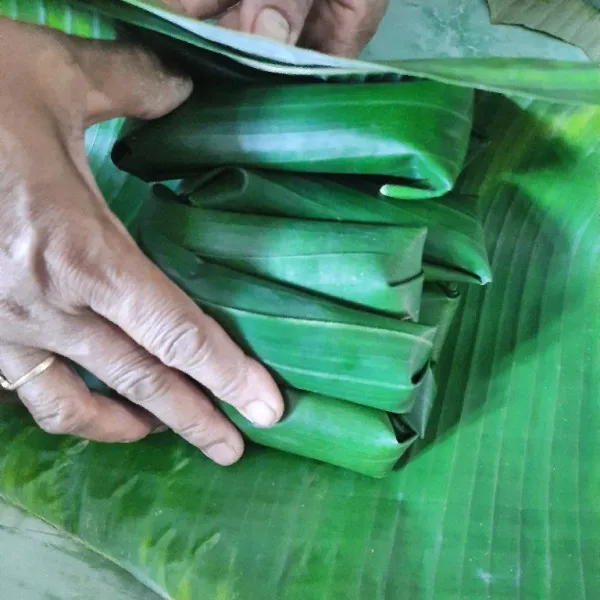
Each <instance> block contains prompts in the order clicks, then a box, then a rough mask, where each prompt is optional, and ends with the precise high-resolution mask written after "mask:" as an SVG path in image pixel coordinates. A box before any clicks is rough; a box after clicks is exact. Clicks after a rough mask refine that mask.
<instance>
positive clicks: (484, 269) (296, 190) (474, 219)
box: [174, 168, 491, 284]
mask: <svg viewBox="0 0 600 600" xmlns="http://www.w3.org/2000/svg"><path fill="white" fill-rule="evenodd" d="M174 187H175V189H176V190H177V191H179V192H182V193H183V194H184V195H185V196H186V197H187V198H188V201H189V203H190V204H192V205H194V206H201V207H205V208H211V209H217V210H223V211H229V212H237V213H252V214H264V215H275V216H283V217H294V218H299V219H311V220H312V219H316V220H324V221H347V222H353V223H381V224H387V225H402V226H405V227H427V238H426V239H425V247H424V250H423V252H424V258H425V262H426V264H425V271H426V273H427V275H428V278H429V279H432V278H435V279H443V280H450V281H456V280H457V279H458V278H459V277H460V276H461V275H463V276H464V280H465V281H469V282H473V283H482V284H485V283H488V282H489V281H490V280H491V270H490V265H489V262H488V259H487V252H486V249H485V245H484V240H483V231H482V228H481V223H480V219H479V216H478V214H477V212H478V211H477V209H476V206H475V201H476V199H475V197H473V196H468V195H460V194H450V195H447V196H444V198H443V200H441V201H436V200H431V201H429V200H424V201H420V202H412V201H406V202H401V201H397V200H390V199H389V198H386V197H385V196H381V195H380V194H378V191H377V186H376V185H372V184H368V185H365V184H364V183H362V184H361V183H360V182H358V181H357V180H356V179H345V180H341V181H340V180H337V179H331V178H325V177H314V176H312V177H306V176H302V175H298V174H289V173H282V172H275V171H254V170H248V169H239V168H223V169H216V170H214V171H210V172H208V173H205V174H204V175H203V176H202V177H199V178H196V179H192V180H191V181H186V182H185V183H184V184H180V185H177V184H176V185H175V186H174Z"/></svg>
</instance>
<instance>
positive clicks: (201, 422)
mask: <svg viewBox="0 0 600 600" xmlns="http://www.w3.org/2000/svg"><path fill="white" fill-rule="evenodd" d="M177 433H178V434H179V435H180V436H181V437H183V438H185V439H186V440H188V441H189V442H191V443H192V444H194V445H196V446H200V447H202V446H206V445H207V444H209V443H211V442H212V441H214V440H215V439H218V438H220V437H221V431H220V427H219V417H218V414H217V411H216V409H215V408H214V407H213V406H212V405H211V406H210V408H208V409H207V411H206V412H205V413H203V414H201V415H199V416H198V417H197V418H195V419H192V420H191V421H189V422H188V423H186V424H185V425H183V426H182V427H180V428H179V429H178V430H177Z"/></svg>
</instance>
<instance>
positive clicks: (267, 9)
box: [240, 0, 313, 44]
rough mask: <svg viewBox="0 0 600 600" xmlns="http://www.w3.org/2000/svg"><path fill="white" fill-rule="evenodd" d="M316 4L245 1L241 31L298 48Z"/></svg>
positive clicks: (296, 0)
mask: <svg viewBox="0 0 600 600" xmlns="http://www.w3.org/2000/svg"><path fill="white" fill-rule="evenodd" d="M312 3H313V0H276V1H273V0H243V2H242V4H241V8H240V29H241V30H242V31H246V32H248V33H254V34H256V35H261V36H263V37H266V38H269V39H272V40H275V41H277V42H282V43H284V44H295V43H296V42H297V41H298V38H299V37H300V34H301V33H302V29H303V28H304V22H305V21H306V18H307V16H308V13H309V11H310V9H311V6H312Z"/></svg>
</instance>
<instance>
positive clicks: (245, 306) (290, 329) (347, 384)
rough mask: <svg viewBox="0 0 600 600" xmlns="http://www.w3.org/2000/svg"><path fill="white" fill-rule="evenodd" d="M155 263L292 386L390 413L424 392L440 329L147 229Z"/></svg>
mask: <svg viewBox="0 0 600 600" xmlns="http://www.w3.org/2000/svg"><path fill="white" fill-rule="evenodd" d="M141 240H142V244H143V246H144V248H145V250H146V252H147V254H148V256H149V257H150V258H151V259H152V260H153V261H154V262H156V264H157V265H158V266H159V267H160V268H161V269H162V270H163V271H164V272H165V273H166V274H167V275H168V276H169V277H170V278H171V279H172V280H173V281H174V282H175V283H176V284H177V285H178V286H179V287H181V288H182V289H183V290H184V291H185V292H187V293H188V294H189V295H190V296H191V297H192V298H193V299H194V300H195V301H196V302H197V303H198V304H199V305H200V306H201V307H202V308H203V309H204V310H206V311H207V312H208V313H210V314H211V315H213V316H214V317H215V318H216V319H217V321H219V322H220V323H221V324H222V325H223V326H224V327H225V328H226V329H227V331H228V332H229V333H230V335H231V336H232V337H233V339H235V340H236V341H237V342H238V343H239V344H241V345H242V346H243V347H245V348H246V349H247V350H249V351H251V352H252V353H253V354H255V355H256V356H259V357H260V359H261V361H262V362H263V363H265V364H266V365H268V366H269V367H270V368H271V369H272V370H273V371H275V372H276V373H277V374H278V375H279V376H280V377H281V378H282V379H283V381H285V383H287V384H288V385H290V386H292V387H295V388H299V389H303V390H308V391H312V392H316V393H319V394H323V395H326V396H333V397H335V398H342V399H345V400H348V401H350V402H356V403H357V404H364V405H366V406H373V407H376V408H380V409H383V410H388V411H390V412H405V411H406V410H409V409H410V408H411V407H412V405H413V403H414V401H415V398H416V396H417V395H418V393H419V389H420V385H421V384H422V381H423V379H422V377H419V375H420V374H421V373H422V372H423V370H424V369H425V367H426V365H427V363H428V362H429V359H430V357H431V352H432V348H433V340H434V337H435V327H431V326H424V325H418V324H416V323H410V322H407V321H401V320H399V319H395V318H392V317H387V316H381V315H377V314H375V313H370V312H367V311H362V310H357V309H354V308H351V307H349V306H345V305H343V304H341V303H337V302H334V301H332V300H329V299H326V298H321V297H319V296H316V295H311V294H308V293H306V292H302V291H300V290H294V289H292V288H289V287H286V286H283V285H280V284H278V283H275V282H271V281H268V280H266V279H260V278H258V277H253V276H251V275H247V274H244V273H241V272H239V271H235V270H233V269H229V268H227V267H223V266H220V265H218V264H216V263H209V262H205V261H202V260H200V259H198V258H196V257H195V256H194V255H193V254H192V253H190V252H188V251H186V250H184V249H183V248H180V247H179V246H176V245H174V244H173V243H172V242H169V241H168V240H166V238H162V237H161V236H159V235H157V234H156V232H155V231H153V230H152V228H151V226H149V225H148V224H144V226H143V228H142V234H141Z"/></svg>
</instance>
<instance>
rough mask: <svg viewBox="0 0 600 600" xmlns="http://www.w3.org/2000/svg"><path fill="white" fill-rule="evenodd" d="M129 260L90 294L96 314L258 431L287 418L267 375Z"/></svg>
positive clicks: (143, 265)
mask: <svg viewBox="0 0 600 600" xmlns="http://www.w3.org/2000/svg"><path fill="white" fill-rule="evenodd" d="M138 254H139V256H138ZM127 256H128V260H127V261H125V260H122V261H121V262H122V264H121V270H120V272H119V273H117V274H115V276H114V277H113V281H112V282H111V284H110V285H107V286H103V287H102V289H98V290H97V291H96V292H95V293H93V294H92V299H91V303H90V306H91V308H92V310H93V311H94V312H96V313H97V314H99V315H101V316H103V317H105V318H106V319H108V320H109V321H111V322H112V323H114V324H115V325H117V326H118V327H119V328H121V329H122V330H123V331H124V332H125V333H127V335H128V336H129V337H130V338H132V339H133V340H134V341H135V342H136V343H137V344H139V345H140V346H141V347H143V348H145V349H146V351H147V352H149V353H150V354H152V355H153V356H155V357H157V358H158V359H159V360H160V361H161V362H162V363H163V364H164V365H166V366H168V367H171V368H174V369H177V370H179V371H181V372H182V373H186V374H187V375H189V376H190V377H191V378H192V379H194V380H195V381H197V382H198V383H200V384H202V385H204V386H205V387H207V388H208V389H209V390H210V391H211V392H212V393H213V394H214V395H215V396H216V397H217V398H219V399H221V400H223V401H224V402H227V403H229V404H232V405H233V406H235V407H236V408H237V409H238V410H239V411H240V412H242V413H243V414H244V415H245V416H247V417H248V418H249V419H250V420H251V421H252V422H253V423H255V424H256V425H259V426H264V427H268V426H270V425H273V424H274V423H276V422H277V421H278V420H279V419H280V418H281V415H282V414H283V400H282V397H281V394H280V392H279V390H278V388H277V386H276V384H275V382H274V381H273V379H272V378H271V376H270V375H269V373H268V372H267V371H266V369H265V368H264V367H262V366H261V365H260V364H259V363H257V362H256V361H254V360H252V359H251V358H249V357H247V356H246V355H245V354H244V353H243V352H242V350H241V349H240V348H238V346H237V345H236V344H234V342H233V341H232V340H231V339H230V338H229V336H228V335H227V334H226V333H225V331H224V330H223V329H222V328H221V327H220V326H219V325H218V324H217V323H216V322H215V321H214V320H213V319H212V318H210V317H209V316H207V315H206V314H204V313H203V312H202V311H201V310H200V309H199V308H198V307H197V306H196V305H195V304H194V302H193V301H192V300H191V299H190V298H188V297H187V296H186V295H185V294H184V293H183V292H182V291H181V290H180V289H179V288H177V287H176V286H175V285H174V284H173V283H171V282H170V281H169V280H168V279H167V278H166V277H165V276H164V275H163V274H162V273H161V272H160V271H159V270H158V269H157V268H156V267H155V266H154V265H153V264H152V263H151V262H150V261H148V260H147V259H146V258H145V257H144V256H143V255H142V254H141V253H132V252H129V253H128V255H127ZM155 414H157V413H155ZM157 416H159V418H160V415H158V414H157ZM165 423H168V422H167V421H165Z"/></svg>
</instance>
